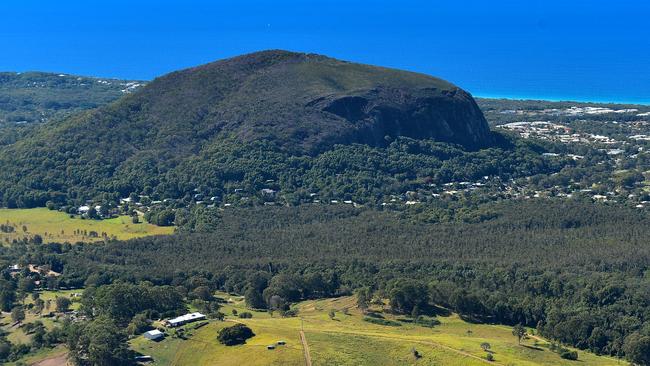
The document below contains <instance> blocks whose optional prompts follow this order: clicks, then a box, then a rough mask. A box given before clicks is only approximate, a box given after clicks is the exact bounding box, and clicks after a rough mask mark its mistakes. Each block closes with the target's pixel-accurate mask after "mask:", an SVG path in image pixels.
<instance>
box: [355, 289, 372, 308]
mask: <svg viewBox="0 0 650 366" xmlns="http://www.w3.org/2000/svg"><path fill="white" fill-rule="evenodd" d="M356 295H357V307H358V308H359V309H360V310H361V312H363V313H365V312H366V311H367V310H368V307H370V301H371V300H372V294H371V293H370V289H369V288H368V287H362V288H360V289H358V290H357V292H356Z"/></svg>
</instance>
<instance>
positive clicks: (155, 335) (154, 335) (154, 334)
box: [144, 329, 165, 341]
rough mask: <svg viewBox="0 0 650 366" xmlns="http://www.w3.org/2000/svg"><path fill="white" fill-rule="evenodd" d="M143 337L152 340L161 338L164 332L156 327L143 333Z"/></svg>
mask: <svg viewBox="0 0 650 366" xmlns="http://www.w3.org/2000/svg"><path fill="white" fill-rule="evenodd" d="M144 337H145V338H147V339H149V340H152V341H157V340H159V339H162V338H164V337H165V333H163V332H161V331H159V330H158V329H154V330H150V331H148V332H145V333H144Z"/></svg>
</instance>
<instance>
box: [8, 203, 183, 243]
mask: <svg viewBox="0 0 650 366" xmlns="http://www.w3.org/2000/svg"><path fill="white" fill-rule="evenodd" d="M0 224H3V225H10V226H13V227H14V228H15V231H14V232H11V233H5V232H0V243H4V244H8V243H11V242H12V241H13V240H14V239H22V238H25V237H27V238H30V237H33V236H34V235H40V236H41V237H42V238H43V241H44V242H46V243H47V242H70V243H75V242H78V241H85V242H92V241H99V240H103V238H102V233H106V235H107V236H108V237H109V238H110V237H113V236H114V237H116V238H117V239H120V240H125V239H132V238H137V237H142V236H148V235H164V234H171V233H173V232H174V228H173V227H160V226H156V225H151V224H149V223H145V222H143V223H140V224H133V223H132V222H131V218H130V217H128V216H120V217H116V218H113V219H108V220H82V219H80V218H79V217H75V218H70V216H69V215H68V214H65V213H63V212H58V211H51V210H48V209H47V208H32V209H0ZM24 229H26V230H24ZM91 232H95V233H97V235H98V237H94V236H93V235H91Z"/></svg>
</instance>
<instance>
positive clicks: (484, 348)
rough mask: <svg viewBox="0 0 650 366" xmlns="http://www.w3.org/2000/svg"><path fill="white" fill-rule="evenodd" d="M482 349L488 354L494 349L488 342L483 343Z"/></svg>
mask: <svg viewBox="0 0 650 366" xmlns="http://www.w3.org/2000/svg"><path fill="white" fill-rule="evenodd" d="M481 348H482V349H483V351H485V352H488V351H490V348H492V346H490V344H489V343H488V342H483V343H481Z"/></svg>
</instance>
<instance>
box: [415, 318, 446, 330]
mask: <svg viewBox="0 0 650 366" xmlns="http://www.w3.org/2000/svg"><path fill="white" fill-rule="evenodd" d="M416 323H417V324H418V325H420V326H423V327H428V328H433V327H435V326H437V325H440V320H438V319H436V318H425V317H419V318H418V319H417V320H416Z"/></svg>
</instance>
